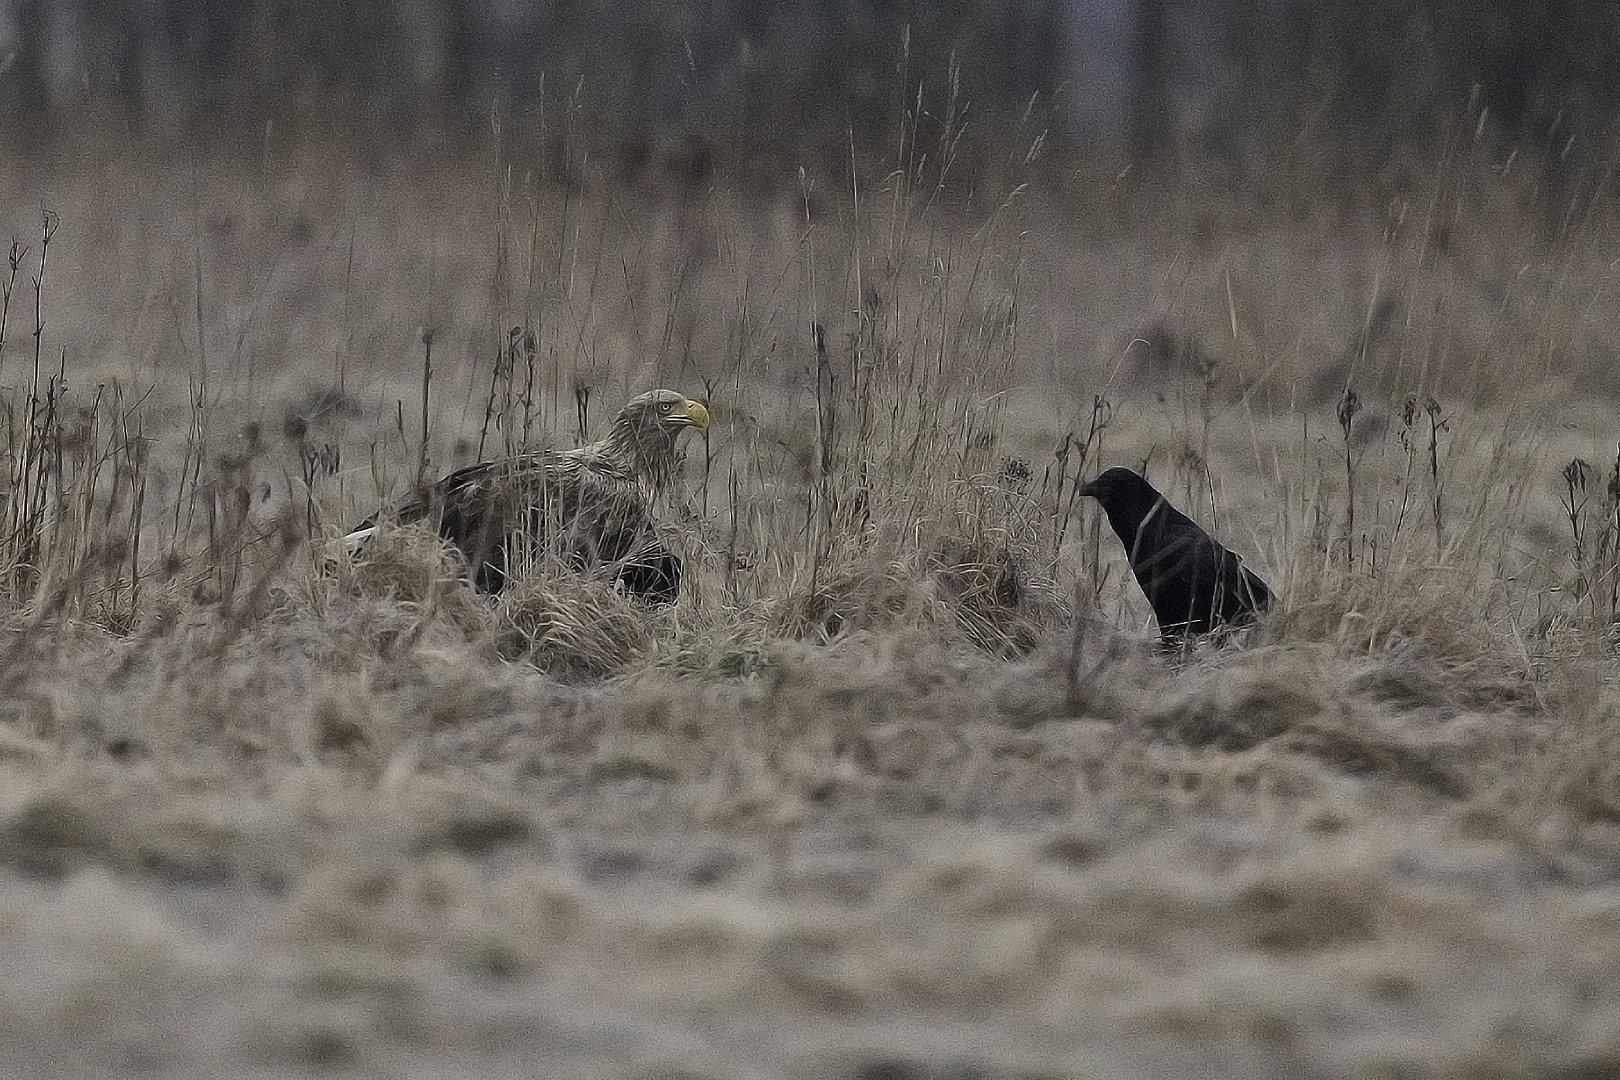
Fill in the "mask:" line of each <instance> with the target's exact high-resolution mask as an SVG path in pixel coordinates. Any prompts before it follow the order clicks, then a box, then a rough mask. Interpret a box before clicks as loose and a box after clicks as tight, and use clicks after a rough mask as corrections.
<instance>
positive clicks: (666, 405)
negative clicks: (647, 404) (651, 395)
mask: <svg viewBox="0 0 1620 1080" xmlns="http://www.w3.org/2000/svg"><path fill="white" fill-rule="evenodd" d="M674 407H675V403H674V402H673V401H665V402H661V403H660V404H659V406H658V411H659V412H661V413H667V412H669V410H671V409H673V408H674Z"/></svg>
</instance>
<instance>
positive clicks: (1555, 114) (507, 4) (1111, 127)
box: [0, 0, 1620, 173]
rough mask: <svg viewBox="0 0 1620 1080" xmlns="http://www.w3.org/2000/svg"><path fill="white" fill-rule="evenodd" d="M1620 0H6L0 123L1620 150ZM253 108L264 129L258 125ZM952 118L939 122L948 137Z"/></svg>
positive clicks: (808, 158)
mask: <svg viewBox="0 0 1620 1080" xmlns="http://www.w3.org/2000/svg"><path fill="white" fill-rule="evenodd" d="M1617 46H1620V4H1617V3H1615V0H1550V2H1546V3H1529V2H1527V0H1427V2H1420V3H1415V4H1414V3H1411V2H1409V0H1359V2H1357V3H1338V2H1333V0H1319V2H1317V0H935V2H927V0H781V2H776V3H761V2H756V0H663V2H658V3H648V2H643V0H0V101H3V103H4V109H5V111H4V121H3V123H0V128H3V131H0V137H9V138H10V139H12V140H13V141H14V145H37V144H38V143H39V142H40V141H45V140H49V139H51V138H53V137H55V136H57V135H59V134H61V133H62V132H64V131H71V130H74V129H76V128H86V127H90V126H91V125H92V124H93V123H94V122H95V121H97V120H102V121H105V120H108V119H111V120H113V121H115V122H116V123H117V124H118V126H119V130H121V131H133V132H139V133H143V134H147V135H151V136H153V137H155V138H157V139H158V140H160V141H161V140H165V139H167V140H176V139H183V140H186V141H187V142H188V143H189V142H190V140H195V139H201V140H204V141H209V140H220V139H231V138H242V137H248V138H262V137H265V135H264V133H265V132H267V131H273V130H276V129H277V128H279V129H281V130H282V131H283V132H291V133H294V134H296V133H305V134H307V133H309V132H312V131H326V132H330V133H335V134H339V135H341V136H343V137H345V138H360V139H361V140H362V141H364V142H366V143H368V144H378V145H382V146H394V147H408V146H410V145H411V144H412V143H413V142H414V141H416V140H418V139H419V137H420V135H421V133H422V131H423V130H424V129H425V128H432V129H434V130H437V131H445V132H450V133H457V132H460V133H472V132H476V131H480V130H488V129H489V127H490V124H491V121H492V119H494V118H499V120H500V122H501V124H502V127H503V129H504V130H505V131H506V132H508V133H511V132H521V133H527V134H528V135H530V136H531V137H539V135H540V133H542V132H544V133H545V134H546V137H558V136H560V135H561V134H562V133H567V134H568V136H569V137H571V138H574V139H577V140H580V141H581V142H582V143H583V144H585V145H589V146H591V147H593V151H594V152H595V153H597V154H598V155H600V156H601V159H602V160H610V161H617V162H619V163H620V165H621V166H622V167H623V168H625V169H628V170H632V171H633V170H638V169H646V168H649V167H658V168H666V167H671V166H673V167H678V168H681V169H690V170H692V171H694V172H698V173H701V172H703V171H704V170H706V169H707V168H709V167H712V165H713V164H714V163H715V162H717V161H724V162H727V163H731V164H738V163H746V162H750V161H753V162H763V163H767V164H769V165H771V166H772V167H774V166H775V165H778V164H781V163H788V164H808V163H810V162H813V161H822V160H827V155H831V159H830V161H831V163H836V162H838V161H842V160H847V157H848V155H849V154H850V153H851V152H852V147H853V148H854V151H855V152H858V153H868V152H869V153H879V154H882V153H890V155H891V156H892V153H891V152H892V151H893V150H894V149H895V148H896V147H898V146H900V145H902V143H901V141H900V140H901V137H902V135H903V133H904V132H906V131H911V132H913V133H917V134H919V137H920V138H922V139H924V140H926V139H930V138H936V137H937V136H938V135H939V134H941V133H942V132H943V131H944V130H945V129H947V128H949V129H951V131H952V133H953V134H955V133H956V132H965V134H964V135H963V138H962V141H961V142H959V143H957V144H956V149H957V151H958V152H959V153H961V155H962V157H963V160H964V161H965V162H968V163H972V162H974V161H977V160H1005V159H1007V158H1008V156H1009V155H1014V156H1015V155H1017V154H1018V153H1019V152H1020V150H1021V149H1023V150H1027V149H1028V148H1029V147H1030V146H1032V145H1033V144H1034V141H1035V139H1036V137H1037V136H1038V135H1040V134H1041V133H1042V132H1045V133H1046V139H1045V140H1044V144H1043V145H1044V148H1045V149H1046V150H1047V151H1048V152H1052V151H1056V152H1057V153H1058V154H1060V155H1061V154H1063V153H1064V152H1084V153H1094V152H1096V151H1098V150H1099V149H1101V150H1106V151H1108V152H1110V153H1112V154H1115V155H1117V157H1119V158H1124V159H1126V160H1129V161H1131V162H1133V163H1135V164H1137V165H1139V166H1154V165H1156V166H1161V167H1173V166H1174V164H1175V163H1176V162H1177V161H1178V160H1185V159H1186V158H1187V157H1189V156H1193V155H1197V156H1214V157H1217V158H1221V157H1224V158H1226V159H1229V160H1231V161H1234V162H1236V163H1238V164H1239V165H1240V166H1241V167H1243V168H1244V169H1245V170H1249V169H1252V168H1254V167H1255V166H1256V163H1257V162H1263V161H1265V160H1266V159H1267V158H1268V156H1270V155H1271V154H1273V153H1274V152H1275V150H1276V148H1277V147H1278V146H1279V145H1281V144H1284V143H1287V142H1295V143H1297V142H1298V141H1299V140H1301V139H1303V138H1313V139H1319V140H1320V142H1321V143H1322V144H1327V145H1333V146H1337V147H1341V148H1343V150H1344V153H1345V156H1346V159H1347V160H1352V159H1359V158H1361V157H1362V156H1364V155H1369V154H1370V155H1374V156H1378V155H1387V154H1388V153H1389V151H1390V149H1391V147H1393V146H1396V145H1398V144H1400V143H1402V142H1408V141H1415V140H1424V139H1431V138H1433V137H1434V136H1435V135H1436V133H1437V131H1439V130H1440V129H1441V128H1442V127H1443V126H1444V125H1445V124H1447V123H1451V122H1453V121H1454V120H1455V118H1456V117H1457V116H1458V115H1460V114H1461V113H1462V112H1464V111H1465V110H1467V109H1468V108H1469V107H1470V106H1469V105H1468V104H1467V103H1469V102H1472V106H1471V108H1472V110H1473V111H1472V115H1474V116H1476V117H1478V118H1480V123H1481V125H1482V126H1484V127H1488V128H1489V129H1490V131H1491V132H1492V134H1493V137H1496V138H1500V139H1503V140H1506V141H1508V142H1511V143H1513V144H1514V145H1515V146H1521V147H1523V146H1530V145H1533V146H1535V147H1537V148H1538V149H1540V150H1543V151H1545V157H1546V159H1547V160H1549V161H1553V162H1557V161H1567V160H1568V159H1569V157H1570V155H1571V154H1580V155H1586V156H1588V157H1590V156H1592V155H1602V154H1603V153H1604V152H1605V151H1606V148H1607V147H1608V146H1609V145H1610V144H1611V142H1612V137H1613V135H1614V124H1613V122H1612V120H1611V118H1612V117H1613V116H1614V115H1615V113H1616V106H1617V105H1620V75H1617V71H1620V67H1617V65H1615V64H1614V63H1613V62H1612V58H1613V57H1614V56H1615V55H1617ZM244 133H245V135H244ZM929 145H931V146H932V145H934V144H929Z"/></svg>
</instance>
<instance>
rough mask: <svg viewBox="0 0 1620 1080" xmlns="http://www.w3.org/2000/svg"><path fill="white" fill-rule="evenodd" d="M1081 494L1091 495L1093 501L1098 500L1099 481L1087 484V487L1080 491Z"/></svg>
mask: <svg viewBox="0 0 1620 1080" xmlns="http://www.w3.org/2000/svg"><path fill="white" fill-rule="evenodd" d="M1080 494H1082V495H1090V496H1091V497H1092V498H1093V499H1095V498H1097V497H1098V496H1097V481H1095V480H1093V481H1091V482H1090V483H1088V484H1086V486H1085V487H1083V488H1081V489H1080Z"/></svg>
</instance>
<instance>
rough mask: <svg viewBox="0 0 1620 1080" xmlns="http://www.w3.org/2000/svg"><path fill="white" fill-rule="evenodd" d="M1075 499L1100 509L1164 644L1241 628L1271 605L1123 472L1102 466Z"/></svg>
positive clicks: (1208, 541)
mask: <svg viewBox="0 0 1620 1080" xmlns="http://www.w3.org/2000/svg"><path fill="white" fill-rule="evenodd" d="M1080 494H1082V495H1090V496H1091V497H1092V498H1094V499H1096V500H1097V501H1098V502H1099V503H1101V504H1102V508H1103V510H1104V511H1105V512H1107V514H1108V524H1110V525H1112V526H1113V527H1114V532H1115V534H1116V535H1118V536H1119V541H1120V543H1122V544H1124V545H1125V555H1126V557H1127V558H1128V559H1129V560H1130V563H1131V572H1132V573H1133V574H1135V575H1136V581H1137V584H1139V585H1141V586H1142V591H1143V592H1144V593H1146V594H1147V598H1148V603H1149V604H1151V605H1152V606H1153V616H1154V618H1156V619H1157V620H1158V621H1159V636H1160V638H1161V640H1162V641H1163V642H1164V644H1165V646H1166V647H1169V648H1176V647H1180V646H1181V645H1183V644H1184V643H1185V642H1186V639H1187V637H1188V635H1190V634H1207V633H1209V632H1210V631H1211V630H1214V629H1216V628H1217V627H1220V626H1242V625H1244V624H1245V623H1249V622H1252V621H1253V620H1254V616H1255V613H1256V612H1258V611H1263V610H1265V609H1266V608H1268V607H1270V606H1271V590H1270V589H1269V588H1267V587H1266V583H1265V582H1263V581H1261V580H1260V579H1259V578H1258V577H1256V576H1255V575H1254V574H1253V573H1251V572H1250V571H1249V570H1248V568H1247V567H1245V566H1244V565H1243V560H1242V559H1240V558H1238V556H1236V555H1234V554H1233V553H1232V552H1230V551H1228V550H1226V549H1225V548H1224V547H1222V546H1221V545H1220V544H1218V543H1216V542H1215V539H1214V538H1213V537H1211V536H1210V535H1209V533H1207V532H1205V531H1204V530H1203V529H1200V528H1199V527H1198V525H1197V523H1196V522H1194V521H1193V520H1192V519H1191V518H1189V517H1188V516H1187V515H1186V514H1183V513H1182V512H1181V511H1179V510H1177V509H1176V508H1175V507H1173V506H1171V505H1170V504H1169V503H1168V502H1167V501H1165V498H1164V496H1163V495H1160V494H1159V493H1158V492H1157V491H1155V490H1154V488H1153V485H1152V484H1150V483H1148V482H1147V481H1146V480H1144V479H1143V478H1142V477H1140V476H1138V475H1137V474H1136V473H1133V472H1132V471H1131V470H1129V469H1119V468H1114V469H1109V470H1108V471H1107V472H1105V473H1103V474H1102V475H1101V476H1099V477H1097V478H1096V479H1095V480H1093V481H1091V483H1089V484H1087V485H1086V486H1085V487H1083V488H1081V489H1080Z"/></svg>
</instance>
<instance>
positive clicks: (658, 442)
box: [596, 416, 676, 494]
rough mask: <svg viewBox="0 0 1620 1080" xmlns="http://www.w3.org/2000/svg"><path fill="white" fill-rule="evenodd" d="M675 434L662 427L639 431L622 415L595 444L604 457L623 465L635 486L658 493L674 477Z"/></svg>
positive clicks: (665, 487) (666, 486) (667, 485)
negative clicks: (639, 485) (632, 477)
mask: <svg viewBox="0 0 1620 1080" xmlns="http://www.w3.org/2000/svg"><path fill="white" fill-rule="evenodd" d="M675 435H676V432H674V431H665V430H663V429H662V428H661V427H653V428H651V429H648V430H642V429H639V428H637V427H636V426H635V425H634V424H633V423H631V422H630V421H629V418H627V417H622V416H621V417H620V418H619V419H618V420H616V421H614V423H613V427H612V428H610V429H609V430H608V433H607V437H606V438H604V439H602V441H601V442H599V443H597V444H596V445H597V447H598V449H599V451H600V453H601V454H602V455H603V456H604V457H606V458H608V459H609V460H612V461H618V462H623V464H624V466H625V467H626V468H627V469H628V470H629V472H630V473H631V475H632V476H634V477H635V478H636V481H637V482H638V483H640V484H642V485H644V486H645V487H647V489H648V490H649V491H651V492H652V493H653V494H661V493H662V492H663V491H664V490H665V489H667V488H668V487H669V485H670V481H671V480H672V479H673V477H674V475H675Z"/></svg>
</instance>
